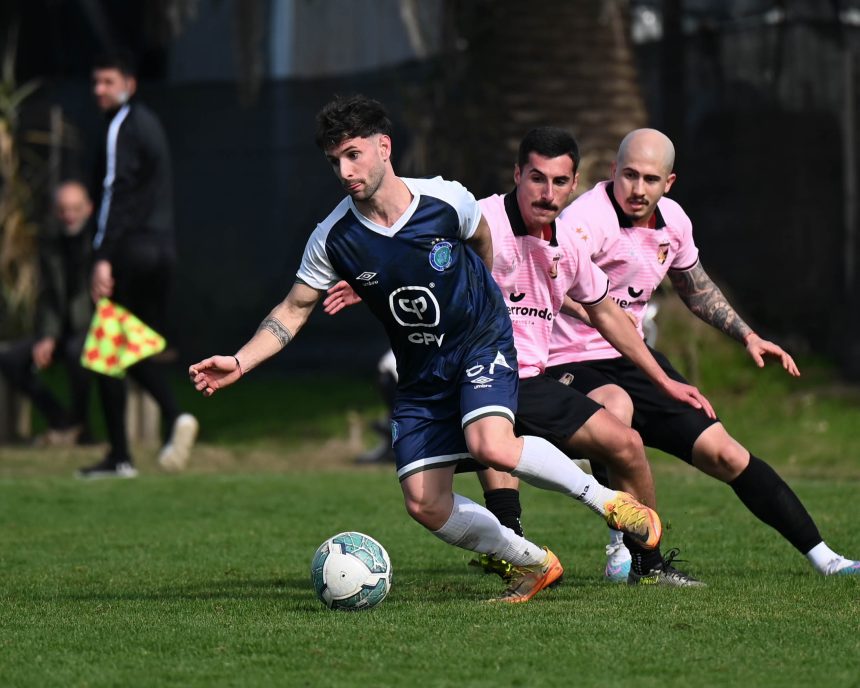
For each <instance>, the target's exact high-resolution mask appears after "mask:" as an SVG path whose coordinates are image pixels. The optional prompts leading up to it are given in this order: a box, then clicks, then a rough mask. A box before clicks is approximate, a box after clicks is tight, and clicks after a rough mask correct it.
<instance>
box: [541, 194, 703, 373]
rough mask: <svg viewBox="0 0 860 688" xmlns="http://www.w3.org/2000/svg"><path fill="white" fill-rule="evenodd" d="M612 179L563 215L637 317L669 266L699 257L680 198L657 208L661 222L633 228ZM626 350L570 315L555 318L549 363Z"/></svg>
mask: <svg viewBox="0 0 860 688" xmlns="http://www.w3.org/2000/svg"><path fill="white" fill-rule="evenodd" d="M610 184H611V182H600V183H599V184H598V185H597V186H595V187H594V188H593V189H592V190H591V191H589V192H587V193H584V194H583V195H582V196H580V197H579V198H577V199H576V200H575V201H574V202H573V203H571V204H570V205H569V206H568V207H567V208H566V209H565V210H564V212H563V213H562V214H561V217H560V218H559V220H560V221H563V222H565V223H566V224H567V226H571V227H573V232H574V233H575V235H576V237H577V238H578V240H579V243H581V244H582V245H583V246H585V247H587V248H586V250H587V251H588V252H589V253H590V254H591V258H592V260H593V261H594V262H595V263H597V265H599V266H600V268H601V269H602V270H603V271H604V272H605V273H606V274H607V275H608V276H609V281H610V283H611V285H612V286H611V287H610V289H609V295H610V296H611V297H612V298H613V299H614V300H615V302H616V303H617V304H618V305H619V306H621V307H622V308H623V309H624V310H626V311H627V312H628V313H630V314H632V315H633V316H635V318H636V323H637V329H638V330H639V334H640V335H641V334H642V316H643V314H644V312H645V307H646V306H647V305H648V300H649V299H650V298H651V294H653V293H654V290H655V289H656V288H657V287H658V286H659V284H660V282H662V281H663V278H664V277H665V276H666V273H667V272H668V271H669V270H689V269H691V268H693V267H695V266H696V264H697V263H698V262H699V249H697V248H696V244H695V243H694V242H693V225H692V223H691V222H690V218H689V217H687V214H686V213H685V212H684V211H683V210H682V209H681V206H680V205H678V204H677V203H675V201H673V200H671V199H668V198H666V197H663V198H661V199H660V201H659V202H658V203H657V209H656V210H655V220H656V227H655V228H654V229H651V228H648V227H632V226H630V221H629V220H628V219H627V217H626V216H625V215H624V213H623V212H622V210H621V208H620V206H619V205H618V204H617V203H616V201H615V198H614V196H613V195H612V187H611V186H610ZM620 355H621V354H620V353H618V351H616V350H615V348H614V347H613V346H612V345H611V344H610V343H609V342H607V341H606V340H605V339H604V338H603V337H602V336H601V334H600V333H599V332H598V331H597V330H595V329H594V328H593V327H589V326H588V325H586V324H585V323H583V322H582V321H581V320H577V319H576V318H573V317H571V316H568V315H561V316H559V318H558V320H556V321H555V323H554V326H553V332H552V342H551V345H550V354H549V365H551V366H554V365H561V364H563V363H571V362H576V361H594V360H599V359H604V358H617V357H618V356H620Z"/></svg>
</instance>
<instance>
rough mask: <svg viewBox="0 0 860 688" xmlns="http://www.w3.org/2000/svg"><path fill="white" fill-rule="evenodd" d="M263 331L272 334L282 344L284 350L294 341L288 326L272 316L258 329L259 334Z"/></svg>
mask: <svg viewBox="0 0 860 688" xmlns="http://www.w3.org/2000/svg"><path fill="white" fill-rule="evenodd" d="M263 330H265V331H267V332H271V333H272V334H273V335H274V336H275V339H277V340H278V342H279V343H280V345H281V348H282V349H283V348H284V347H285V346H286V345H287V344H289V343H290V342H291V341H292V339H293V333H292V332H290V331H289V330H288V329H287V327H286V325H284V323H282V322H281V321H280V320H278V319H277V318H275V317H273V316H271V315H270V316H269V317H268V318H266V319H265V320H263V322H261V323H260V326H259V327H258V328H257V332H262V331H263Z"/></svg>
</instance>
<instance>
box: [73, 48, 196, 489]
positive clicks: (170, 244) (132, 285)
mask: <svg viewBox="0 0 860 688" xmlns="http://www.w3.org/2000/svg"><path fill="white" fill-rule="evenodd" d="M136 90H137V79H136V77H135V71H134V66H133V64H132V62H131V60H130V59H129V58H128V57H126V56H124V55H115V56H106V57H104V58H102V59H100V60H99V61H98V62H97V63H96V65H95V68H94V69H93V94H94V96H95V99H96V103H97V105H98V107H99V109H101V110H102V111H103V112H104V113H105V116H106V126H107V129H106V132H105V139H104V151H103V154H102V155H101V156H100V157H99V163H100V169H99V170H98V172H97V175H96V179H97V181H99V182H100V183H101V196H100V202H99V209H98V214H97V219H96V233H95V238H94V239H93V259H94V263H93V272H92V281H91V294H92V297H93V300H94V301H97V300H98V299H99V298H101V297H108V298H110V299H112V300H113V301H114V302H116V303H118V304H120V305H122V306H124V307H126V308H127V309H128V310H129V311H131V312H132V313H133V314H134V315H136V316H137V317H138V318H140V319H141V320H142V321H143V322H144V323H146V324H147V325H149V326H150V327H152V328H153V329H154V330H156V331H157V332H159V333H160V334H162V335H164V334H165V333H166V322H165V321H166V314H167V307H168V300H169V295H170V288H171V285H172V282H173V275H174V270H175V265H176V248H175V239H174V228H173V178H172V171H171V163H170V151H169V148H168V144H167V137H166V136H165V133H164V129H163V128H162V126H161V123H160V122H159V121H158V118H157V117H156V116H155V114H153V112H152V111H151V110H150V109H149V108H147V107H146V106H145V105H143V104H142V103H140V102H139V101H138V100H137V99H136V98H134V95H135V91H136ZM127 372H128V374H129V376H131V377H132V378H133V379H134V380H135V381H136V382H137V383H138V384H140V385H141V387H143V388H144V389H145V390H146V391H147V392H149V393H150V394H151V395H152V396H153V397H154V398H155V401H156V402H157V403H158V406H159V408H160V409H161V415H162V421H163V427H164V428H165V429H166V430H167V436H166V438H165V444H164V446H163V447H162V449H161V452H160V453H159V456H158V461H159V464H160V465H161V467H162V468H164V469H165V470H169V471H179V470H182V469H184V468H185V466H186V465H187V463H188V459H189V455H190V451H191V447H192V445H193V444H194V440H195V439H196V437H197V430H198V424H197V420H196V419H195V418H194V416H192V415H191V414H188V413H182V412H181V411H180V409H179V406H178V404H177V402H176V398H175V396H174V394H173V391H172V389H171V387H170V385H169V383H168V380H167V377H166V375H165V372H164V370H163V366H162V365H161V364H160V363H159V362H157V361H156V360H153V359H152V358H147V359H144V360H142V361H140V362H139V363H136V364H135V365H133V366H131V367H130V368H128V370H127ZM98 385H99V392H100V394H101V398H102V403H103V406H104V413H105V421H106V423H107V430H108V439H109V441H110V450H109V452H108V454H107V456H106V457H105V458H104V459H103V460H102V461H100V462H99V463H97V464H95V465H93V466H89V467H86V468H83V469H81V470H80V471H79V472H78V475H79V476H80V477H83V478H95V477H111V476H112V477H125V478H131V477H134V476H136V475H137V470H136V469H135V467H134V465H133V461H132V456H131V453H130V451H129V447H128V438H127V432H126V426H125V407H126V394H127V391H126V387H125V384H124V381H123V380H121V379H116V378H112V377H108V376H105V375H99V376H98Z"/></svg>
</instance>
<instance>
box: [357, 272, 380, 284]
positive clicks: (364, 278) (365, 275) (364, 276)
mask: <svg viewBox="0 0 860 688" xmlns="http://www.w3.org/2000/svg"><path fill="white" fill-rule="evenodd" d="M374 277H376V273H375V272H362V273H361V274H360V275H359V276H358V277H356V278H355V279H357V280H358V281H359V282H369V281H370V280H372V279H373V278H374Z"/></svg>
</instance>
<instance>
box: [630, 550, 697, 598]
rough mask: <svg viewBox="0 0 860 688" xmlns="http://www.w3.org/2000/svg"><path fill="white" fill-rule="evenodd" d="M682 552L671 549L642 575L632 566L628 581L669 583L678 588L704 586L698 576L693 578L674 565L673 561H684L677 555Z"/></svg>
mask: <svg viewBox="0 0 860 688" xmlns="http://www.w3.org/2000/svg"><path fill="white" fill-rule="evenodd" d="M679 553H680V550H678V549H677V548H673V549H670V550H669V552H668V554H666V557H665V558H664V559H663V561H662V562H661V563H660V564H659V565H658V566H655V567H654V568H653V569H651V570H650V571H649V572H648V573H646V574H644V575H642V576H640V575H638V574H637V573H636V572H635V571H634V570H633V569H632V568H631V569H630V573H629V574H628V575H627V583H628V584H630V585H669V586H672V587H676V588H704V587H706V585H707V584H706V583H703V582H702V581H700V580H699V579H698V578H693V577H692V576H691V575H690V574H689V573H684V572H683V571H679V570H678V569H676V568H675V567H674V566H672V562H673V561H683V559H677V558H676V557H677V556H678V554H679Z"/></svg>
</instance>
